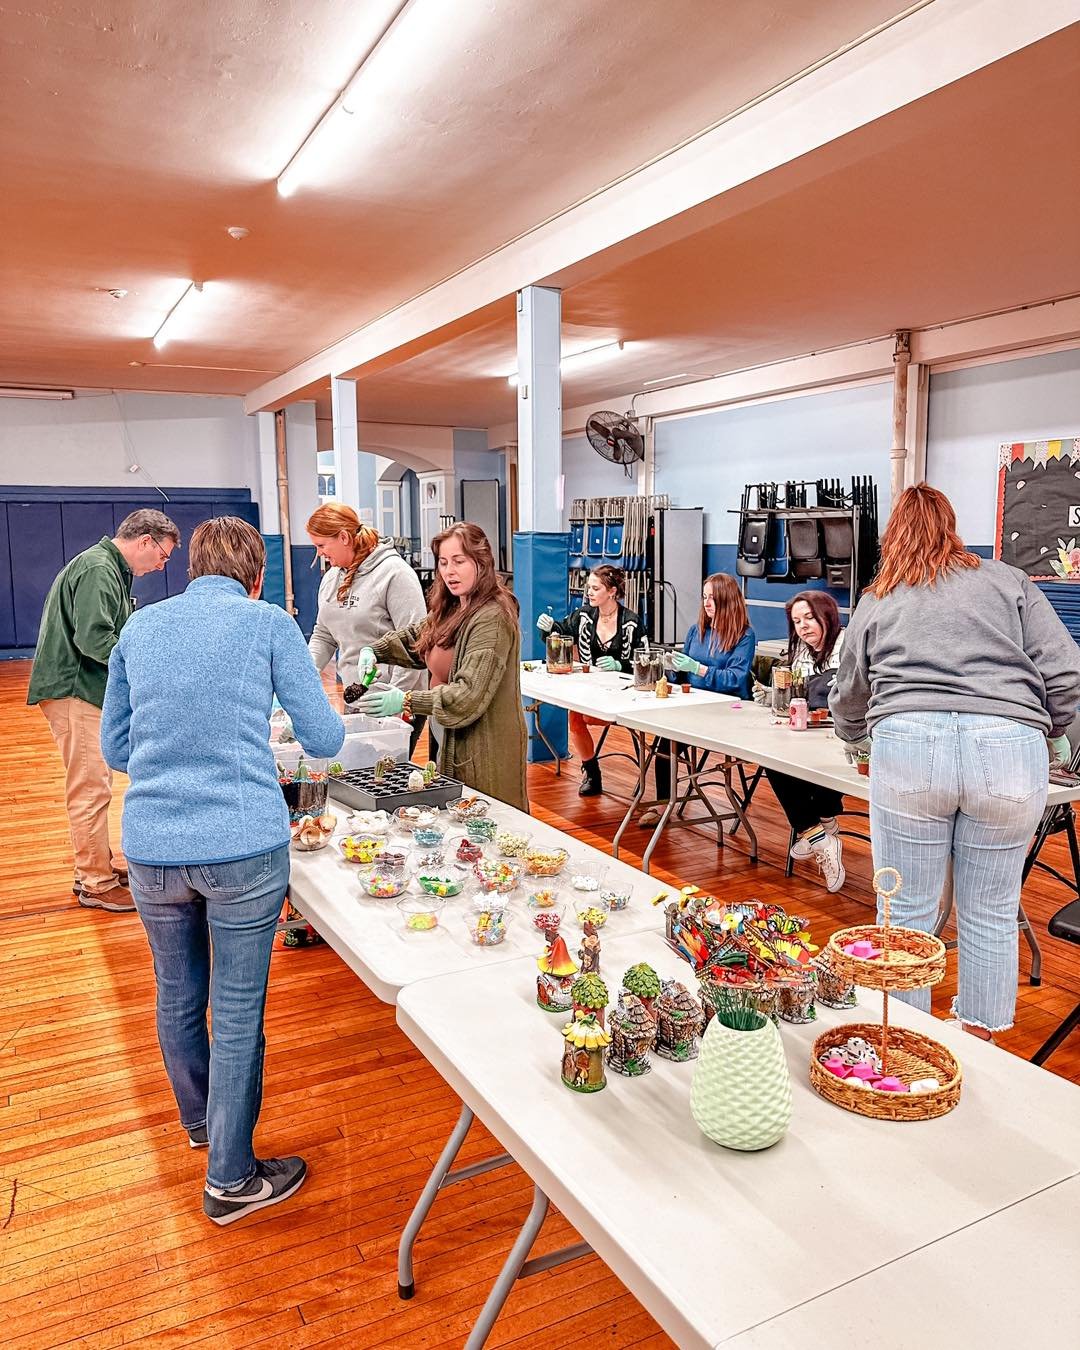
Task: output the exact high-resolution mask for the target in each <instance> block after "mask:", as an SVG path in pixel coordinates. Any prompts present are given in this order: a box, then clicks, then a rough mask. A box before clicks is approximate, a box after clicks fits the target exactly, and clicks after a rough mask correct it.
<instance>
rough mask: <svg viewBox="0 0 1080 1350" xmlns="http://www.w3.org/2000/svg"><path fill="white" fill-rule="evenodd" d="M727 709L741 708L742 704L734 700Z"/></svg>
mask: <svg viewBox="0 0 1080 1350" xmlns="http://www.w3.org/2000/svg"><path fill="white" fill-rule="evenodd" d="M728 707H730V708H741V707H742V704H741V703H740V702H739V700H738V699H736V700H735V701H734V703H729V704H728Z"/></svg>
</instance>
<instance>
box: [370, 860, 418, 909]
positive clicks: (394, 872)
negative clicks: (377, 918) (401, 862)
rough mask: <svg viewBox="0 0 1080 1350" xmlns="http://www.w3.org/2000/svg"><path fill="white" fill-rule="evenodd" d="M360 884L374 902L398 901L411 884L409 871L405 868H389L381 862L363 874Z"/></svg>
mask: <svg viewBox="0 0 1080 1350" xmlns="http://www.w3.org/2000/svg"><path fill="white" fill-rule="evenodd" d="M360 882H361V885H362V886H363V888H364V890H365V891H367V893H368V895H370V896H371V897H372V899H373V900H396V899H397V897H398V896H399V895H401V894H402V892H403V891H404V890H405V888H406V887H407V886H408V884H409V871H408V868H407V867H405V866H387V865H386V863H385V862H381V861H380V862H379V863H376V864H374V865H373V866H372V868H371V870H370V871H368V872H365V873H363V875H362V876H361V878H360Z"/></svg>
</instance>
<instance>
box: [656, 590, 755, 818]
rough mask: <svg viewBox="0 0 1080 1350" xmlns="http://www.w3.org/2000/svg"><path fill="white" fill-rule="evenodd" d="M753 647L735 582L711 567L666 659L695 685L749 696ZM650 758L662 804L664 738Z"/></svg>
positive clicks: (667, 788) (667, 779)
mask: <svg viewBox="0 0 1080 1350" xmlns="http://www.w3.org/2000/svg"><path fill="white" fill-rule="evenodd" d="M756 650H757V639H756V638H755V636H754V630H753V629H752V628H751V627H750V616H749V615H748V614H747V612H746V601H745V600H744V599H743V593H742V591H741V590H740V589H739V583H738V582H737V581H736V580H735V578H734V577H731V576H728V574H727V573H726V572H714V573H713V574H712V576H708V577H706V578H705V580H704V582H703V583H702V587H701V612H700V613H699V614H698V621H697V623H696V624H694V625H693V626H692V627H691V628H690V630H689V631H688V632H687V634H686V640H685V641H684V642H683V650H682V651H681V652H676V653H675V655H674V656H673V657H672V661H671V664H672V665H673V666H674V667H675V669H676V670H678V671H680V672H682V673H684V674H687V675H689V677H690V683H691V685H693V687H694V688H695V689H708V690H710V691H711V692H712V693H714V694H730V695H732V696H733V697H734V698H749V697H750V692H751V687H752V685H753V679H754V677H753V672H752V669H751V667H752V664H753V660H754V653H755V651H756ZM654 763H655V765H656V796H657V799H658V800H659V801H660V802H661V803H663V802H666V801H667V800H668V798H669V797H670V796H671V745H670V742H668V741H661V742H660V743H659V745H658V746H657V752H656V759H655V761H654ZM662 812H663V806H662V805H661V806H654V807H651V808H650V809H649V810H648V811H646V812H645V814H644V815H643V816H642V817H641V824H642V825H655V824H656V822H657V821H658V820H659V819H660V816H661V814H662Z"/></svg>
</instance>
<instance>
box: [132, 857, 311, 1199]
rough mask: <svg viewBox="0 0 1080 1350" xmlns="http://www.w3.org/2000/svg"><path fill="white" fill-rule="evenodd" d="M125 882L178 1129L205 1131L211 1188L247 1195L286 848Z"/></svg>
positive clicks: (135, 873)
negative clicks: (153, 995)
mask: <svg viewBox="0 0 1080 1350" xmlns="http://www.w3.org/2000/svg"><path fill="white" fill-rule="evenodd" d="M128 876H129V879H130V883H131V894H132V896H133V897H134V900H135V904H136V907H137V908H138V911H139V917H140V918H141V919H142V921H143V926H144V927H145V929H146V936H147V938H148V939H149V942H150V950H151V952H152V953H153V956H154V974H155V976H156V977H157V1033H158V1043H159V1044H160V1046H161V1057H162V1059H163V1060H164V1061H165V1070H166V1072H167V1073H168V1075H169V1082H170V1083H171V1084H172V1090H173V1095H174V1096H175V1098H176V1104H177V1106H178V1107H179V1108H180V1121H181V1124H182V1125H183V1126H184V1128H185V1129H188V1130H191V1129H194V1128H196V1126H201V1125H203V1124H205V1125H206V1128H207V1133H208V1135H209V1137H210V1157H209V1159H208V1163H207V1169H206V1180H207V1184H208V1185H210V1186H218V1187H223V1188H226V1189H228V1188H231V1187H233V1186H240V1185H243V1183H244V1182H245V1181H248V1180H250V1178H251V1177H252V1176H254V1175H255V1153H254V1150H253V1148H252V1135H253V1134H254V1132H255V1123H256V1121H257V1120H258V1118H259V1109H260V1107H261V1106H262V1074H263V1054H264V1052H265V1050H266V1040H265V1038H264V1036H263V1009H264V1007H265V1004H266V983H267V979H268V976H269V973H270V953H271V951H272V949H273V944H274V927H275V925H276V923H277V919H278V915H279V914H280V913H281V905H282V901H283V900H284V898H285V889H286V887H287V886H288V884H289V848H288V845H286V846H285V847H284V848H279V849H275V850H274V851H273V852H272V853H260V854H258V855H257V856H256V857H254V858H245V859H243V860H242V861H241V862H227V863H203V864H200V865H198V866H194V865H193V866H187V867H146V866H144V865H143V864H141V863H134V862H130V860H129V863H128ZM208 1005H209V1008H210V1013H211V1017H212V1019H213V1029H214V1034H213V1039H212V1040H211V1038H210V1036H209V1033H208V1031H207V1025H206V1010H207V1006H208Z"/></svg>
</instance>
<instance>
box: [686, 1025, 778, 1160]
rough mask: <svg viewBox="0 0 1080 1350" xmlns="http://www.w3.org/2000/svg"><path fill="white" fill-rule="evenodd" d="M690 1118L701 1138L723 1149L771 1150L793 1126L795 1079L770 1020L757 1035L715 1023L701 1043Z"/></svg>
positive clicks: (692, 1088) (707, 1029) (755, 1032)
mask: <svg viewBox="0 0 1080 1350" xmlns="http://www.w3.org/2000/svg"><path fill="white" fill-rule="evenodd" d="M690 1114H691V1115H692V1116H693V1117H694V1120H695V1121H696V1122H697V1125H698V1128H699V1129H700V1130H701V1132H702V1134H704V1135H706V1136H707V1137H708V1138H709V1139H711V1140H713V1142H714V1143H717V1144H723V1146H724V1147H725V1148H737V1149H742V1150H744V1151H747V1152H750V1151H753V1150H755V1149H762V1148H771V1147H772V1145H773V1144H775V1143H776V1142H777V1141H778V1140H779V1139H781V1138H783V1136H784V1134H785V1133H786V1131H787V1127H788V1125H789V1123H790V1122H791V1079H790V1077H789V1075H788V1067H787V1060H786V1059H785V1058H784V1047H783V1044H782V1043H781V1040H780V1032H779V1031H778V1030H777V1028H776V1024H775V1023H774V1022H773V1021H772V1019H771V1018H766V1019H765V1025H764V1026H762V1027H759V1028H758V1029H757V1030H755V1031H733V1030H732V1029H731V1028H730V1027H726V1026H724V1025H723V1024H722V1023H721V1022H720V1021H719V1020H718V1019H717V1018H715V1017H714V1018H713V1019H712V1021H711V1022H710V1023H709V1025H708V1027H707V1028H706V1030H705V1035H704V1037H703V1038H702V1041H701V1053H700V1055H699V1056H698V1062H697V1067H696V1068H695V1070H694V1081H693V1083H692V1085H691V1087H690Z"/></svg>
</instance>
